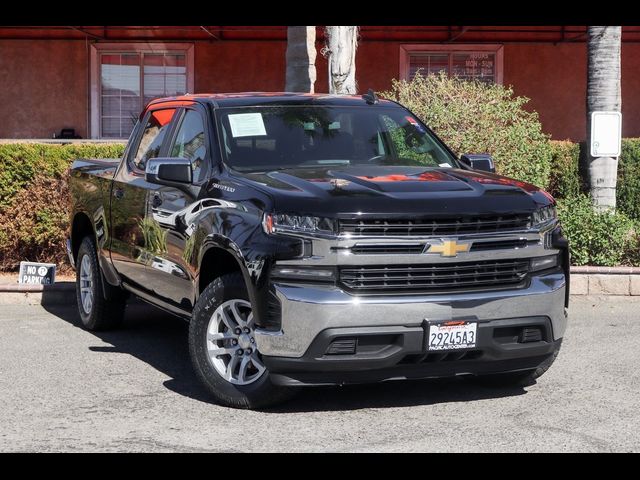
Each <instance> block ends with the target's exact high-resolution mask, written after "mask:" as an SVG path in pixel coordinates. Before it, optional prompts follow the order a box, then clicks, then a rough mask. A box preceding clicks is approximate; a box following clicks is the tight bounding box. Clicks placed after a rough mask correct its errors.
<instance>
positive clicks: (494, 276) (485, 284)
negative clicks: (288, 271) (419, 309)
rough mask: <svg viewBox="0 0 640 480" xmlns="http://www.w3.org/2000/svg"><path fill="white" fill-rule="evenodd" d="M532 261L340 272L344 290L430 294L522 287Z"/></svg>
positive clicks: (366, 267)
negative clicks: (519, 285)
mask: <svg viewBox="0 0 640 480" xmlns="http://www.w3.org/2000/svg"><path fill="white" fill-rule="evenodd" d="M528 272H529V260H528V259H523V260H519V259H518V260H513V259H506V260H490V261H481V262H460V263H445V264H442V263H441V264H431V265H425V264H422V265H362V266H348V267H347V266H345V267H341V268H340V269H339V280H340V284H341V285H342V287H343V288H345V289H346V290H348V291H353V292H354V293H364V294H367V293H369V294H374V293H392V292H395V293H428V292H447V291H456V290H473V289H484V288H503V287H511V288H513V287H514V286H517V285H518V284H522V283H523V282H524V281H525V280H526V277H527V274H528Z"/></svg>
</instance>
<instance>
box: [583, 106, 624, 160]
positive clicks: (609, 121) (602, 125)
mask: <svg viewBox="0 0 640 480" xmlns="http://www.w3.org/2000/svg"><path fill="white" fill-rule="evenodd" d="M621 144H622V114H621V113H620V112H593V113H592V114H591V156H592V157H619V156H620V148H621Z"/></svg>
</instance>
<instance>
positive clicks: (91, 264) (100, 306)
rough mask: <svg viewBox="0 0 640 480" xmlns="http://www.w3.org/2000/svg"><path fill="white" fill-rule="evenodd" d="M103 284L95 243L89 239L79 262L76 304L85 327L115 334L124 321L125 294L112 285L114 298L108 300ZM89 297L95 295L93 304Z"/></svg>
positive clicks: (81, 245) (86, 240)
mask: <svg viewBox="0 0 640 480" xmlns="http://www.w3.org/2000/svg"><path fill="white" fill-rule="evenodd" d="M83 262H84V263H83ZM103 281H104V280H103V278H102V273H101V271H100V264H99V263H98V255H97V253H96V246H95V243H94V241H93V239H92V238H91V237H85V238H83V239H82V243H81V244H80V248H79V250H78V258H77V261H76V300H77V304H78V313H79V314H80V319H81V320H82V326H83V327H84V328H86V329H87V330H92V331H98V330H111V329H114V328H117V327H119V326H120V325H121V324H122V321H123V319H124V312H125V308H126V305H127V299H126V294H125V292H123V291H122V290H120V289H118V288H115V287H111V286H110V285H108V286H107V288H109V289H111V291H110V293H111V295H110V297H111V298H110V299H109V300H107V299H105V297H104V290H103V283H102V282H103ZM86 293H90V294H91V296H90V300H87V295H86Z"/></svg>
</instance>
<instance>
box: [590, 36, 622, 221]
mask: <svg viewBox="0 0 640 480" xmlns="http://www.w3.org/2000/svg"><path fill="white" fill-rule="evenodd" d="M588 36H589V40H588V50H589V52H588V69H587V139H590V138H591V113H592V112H595V111H615V112H619V111H620V107H621V103H622V100H621V95H620V49H621V36H622V27H588ZM585 157H586V161H587V165H586V166H587V171H588V172H589V188H590V191H591V198H592V201H593V205H594V207H595V208H596V209H598V210H611V211H614V210H615V208H616V179H617V170H618V159H617V158H612V157H591V156H590V152H587V154H586V155H585Z"/></svg>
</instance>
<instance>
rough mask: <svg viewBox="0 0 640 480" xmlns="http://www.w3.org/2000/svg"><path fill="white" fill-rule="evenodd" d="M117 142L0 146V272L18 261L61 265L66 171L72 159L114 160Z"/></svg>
mask: <svg viewBox="0 0 640 480" xmlns="http://www.w3.org/2000/svg"><path fill="white" fill-rule="evenodd" d="M123 151H124V145H123V144H121V143H108V144H98V143H97V144H87V143H84V144H78V143H72V144H64V145H61V144H41V143H17V142H16V143H2V144H0V271H7V270H15V269H16V268H17V267H18V265H19V264H20V261H21V260H31V261H46V262H53V263H57V264H58V265H59V266H61V267H62V268H63V269H64V268H65V267H67V266H68V265H67V261H66V253H65V252H66V250H65V246H64V240H65V237H66V232H67V229H68V223H69V220H68V215H69V212H68V205H69V202H68V187H67V172H68V170H69V167H70V165H71V163H72V162H73V160H74V159H76V158H82V157H84V158H118V157H120V156H121V155H122V153H123Z"/></svg>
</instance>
